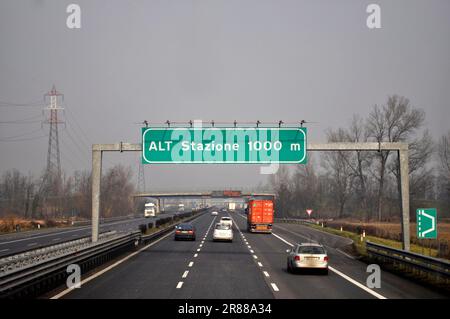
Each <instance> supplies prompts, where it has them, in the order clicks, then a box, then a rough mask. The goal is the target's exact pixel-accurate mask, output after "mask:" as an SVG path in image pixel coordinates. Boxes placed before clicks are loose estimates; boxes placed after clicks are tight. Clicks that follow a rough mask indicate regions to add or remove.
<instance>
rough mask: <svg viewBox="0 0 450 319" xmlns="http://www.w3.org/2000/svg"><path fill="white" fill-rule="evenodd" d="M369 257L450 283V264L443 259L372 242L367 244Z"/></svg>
mask: <svg viewBox="0 0 450 319" xmlns="http://www.w3.org/2000/svg"><path fill="white" fill-rule="evenodd" d="M366 250H367V254H368V255H369V257H372V258H374V259H376V260H380V261H382V262H383V263H387V264H392V265H394V266H398V267H402V268H405V269H409V270H410V271H411V272H424V273H426V274H427V275H432V276H433V277H435V279H438V280H439V281H442V280H444V281H445V283H449V281H450V262H447V261H445V260H442V259H438V258H433V257H428V256H424V255H420V254H416V253H412V252H409V251H405V250H401V249H396V248H392V247H388V246H384V245H380V244H375V243H372V242H370V241H367V242H366Z"/></svg>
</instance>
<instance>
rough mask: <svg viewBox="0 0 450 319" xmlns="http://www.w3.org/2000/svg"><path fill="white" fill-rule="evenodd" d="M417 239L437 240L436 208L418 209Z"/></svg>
mask: <svg viewBox="0 0 450 319" xmlns="http://www.w3.org/2000/svg"><path fill="white" fill-rule="evenodd" d="M416 218H417V238H433V239H436V238H437V211H436V208H418V209H417V210H416Z"/></svg>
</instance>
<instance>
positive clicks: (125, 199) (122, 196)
mask: <svg viewBox="0 0 450 319" xmlns="http://www.w3.org/2000/svg"><path fill="white" fill-rule="evenodd" d="M131 178H132V173H131V169H130V168H125V167H123V166H122V165H116V166H114V167H112V168H110V169H109V170H108V171H107V172H106V174H105V175H104V176H103V177H102V199H101V200H102V204H101V207H102V212H103V217H112V216H121V215H126V214H129V213H130V212H131V211H132V209H133V203H132V200H131V195H132V193H133V192H134V190H135V188H134V184H133V183H132V180H131Z"/></svg>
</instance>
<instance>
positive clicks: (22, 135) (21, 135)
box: [1, 128, 41, 141]
mask: <svg viewBox="0 0 450 319" xmlns="http://www.w3.org/2000/svg"><path fill="white" fill-rule="evenodd" d="M40 130H41V129H40V128H38V129H36V130H33V131H30V132H26V133H23V134H19V135H15V136H9V137H5V138H2V139H1V140H2V141H6V140H13V139H16V138H21V137H24V136H27V135H30V134H34V133H36V132H38V131H40Z"/></svg>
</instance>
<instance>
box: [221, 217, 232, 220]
mask: <svg viewBox="0 0 450 319" xmlns="http://www.w3.org/2000/svg"><path fill="white" fill-rule="evenodd" d="M222 220H231V218H230V217H222Z"/></svg>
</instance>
